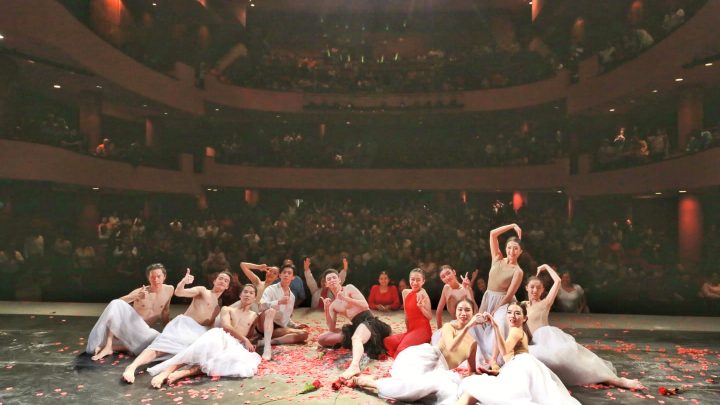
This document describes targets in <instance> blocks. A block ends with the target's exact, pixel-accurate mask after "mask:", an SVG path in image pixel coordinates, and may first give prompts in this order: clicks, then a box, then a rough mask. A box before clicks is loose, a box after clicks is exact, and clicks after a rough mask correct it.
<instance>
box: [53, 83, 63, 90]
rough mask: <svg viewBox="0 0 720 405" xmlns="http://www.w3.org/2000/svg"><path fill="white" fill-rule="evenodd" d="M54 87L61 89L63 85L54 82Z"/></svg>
mask: <svg viewBox="0 0 720 405" xmlns="http://www.w3.org/2000/svg"><path fill="white" fill-rule="evenodd" d="M53 88H55V89H61V88H62V86H61V85H59V84H53Z"/></svg>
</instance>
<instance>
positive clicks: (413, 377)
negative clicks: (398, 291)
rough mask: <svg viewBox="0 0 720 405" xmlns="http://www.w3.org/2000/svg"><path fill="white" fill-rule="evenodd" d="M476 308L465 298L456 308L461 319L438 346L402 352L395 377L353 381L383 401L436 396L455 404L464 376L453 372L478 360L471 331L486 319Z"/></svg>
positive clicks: (446, 329) (448, 325) (445, 329)
mask: <svg viewBox="0 0 720 405" xmlns="http://www.w3.org/2000/svg"><path fill="white" fill-rule="evenodd" d="M473 308H474V303H473V302H472V301H471V300H469V299H468V298H467V297H465V298H462V299H461V300H460V301H459V302H458V303H457V305H456V307H455V316H456V318H457V320H456V321H453V322H448V323H446V324H444V325H443V327H442V328H441V329H440V330H441V331H442V332H441V337H440V341H439V342H438V345H437V346H431V345H430V344H427V343H424V344H421V345H417V346H411V347H408V348H407V349H405V350H403V351H402V352H400V354H398V356H397V358H396V359H395V361H394V362H393V364H392V368H391V369H390V376H391V377H389V378H381V379H378V380H376V379H374V378H373V377H370V376H364V375H362V376H358V377H355V378H354V379H353V381H354V382H355V384H356V385H357V386H358V387H362V388H366V389H370V390H375V391H377V393H378V396H379V397H381V398H386V399H391V400H396V401H403V402H416V401H419V400H421V399H423V398H425V397H428V396H431V395H434V397H435V398H434V400H435V401H434V402H435V403H437V404H453V403H455V401H456V399H457V393H458V386H459V384H460V375H459V374H457V373H456V372H454V371H451V370H452V369H454V368H456V367H457V366H458V365H460V363H462V362H464V361H465V360H468V362H469V363H471V362H473V360H474V358H475V355H474V353H473V351H474V349H475V341H474V340H473V338H472V337H470V335H469V334H468V331H469V330H470V328H471V327H472V326H473V325H475V324H476V323H479V322H481V321H482V318H481V317H480V316H473ZM471 369H474V367H472V366H471Z"/></svg>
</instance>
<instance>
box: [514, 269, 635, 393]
mask: <svg viewBox="0 0 720 405" xmlns="http://www.w3.org/2000/svg"><path fill="white" fill-rule="evenodd" d="M543 271H547V273H548V274H550V277H551V278H552V280H553V285H552V287H551V288H550V290H549V291H548V294H547V296H546V297H545V298H543V299H541V298H542V296H543V293H544V292H545V286H544V285H543V283H542V281H541V280H540V279H539V278H538V277H537V276H539V275H540V273H541V272H543ZM560 284H561V279H560V276H559V275H558V274H557V272H555V270H554V269H553V268H552V267H550V266H548V265H547V264H543V265H542V266H540V267H538V271H537V275H536V276H533V277H530V278H529V279H528V282H527V286H526V287H525V289H526V291H527V294H528V301H527V309H528V323H527V324H528V327H529V328H530V332H532V334H533V344H532V345H531V346H530V353H531V354H532V355H533V356H535V357H537V359H538V360H540V361H542V362H543V363H545V365H546V366H548V367H549V368H550V369H551V370H552V371H554V372H555V374H557V375H558V377H560V379H561V380H562V381H563V382H564V383H565V384H567V385H584V384H597V383H605V384H610V385H616V386H618V387H623V388H629V389H643V388H645V387H644V386H643V385H642V384H641V383H640V382H639V381H638V380H631V379H628V378H621V377H618V376H617V374H616V372H615V367H613V365H612V363H610V362H608V361H605V360H603V359H601V358H600V357H598V356H597V355H595V353H593V352H591V351H590V350H588V349H587V348H585V346H582V345H580V344H578V343H577V342H575V338H573V337H572V336H570V335H568V334H567V333H565V332H563V331H562V330H561V329H559V328H556V327H554V326H550V324H549V322H548V315H549V313H550V308H552V306H553V302H554V301H555V297H557V294H558V290H559V289H560Z"/></svg>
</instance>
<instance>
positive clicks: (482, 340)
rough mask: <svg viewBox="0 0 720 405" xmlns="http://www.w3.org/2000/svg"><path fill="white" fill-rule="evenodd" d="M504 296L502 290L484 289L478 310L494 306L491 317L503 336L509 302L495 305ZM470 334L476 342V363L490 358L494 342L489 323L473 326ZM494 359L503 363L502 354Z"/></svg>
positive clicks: (482, 362) (493, 331) (484, 361)
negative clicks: (498, 305) (499, 305)
mask: <svg viewBox="0 0 720 405" xmlns="http://www.w3.org/2000/svg"><path fill="white" fill-rule="evenodd" d="M504 297H505V293H504V292H500V291H490V290H487V291H485V294H483V298H482V302H481V303H480V309H479V310H478V313H483V312H485V311H487V310H488V309H490V308H492V307H495V311H494V312H493V318H494V319H495V323H497V324H498V327H499V329H500V331H502V333H503V336H507V334H508V325H507V308H508V306H509V305H510V304H505V305H503V306H501V307H497V304H498V303H499V302H500V301H502V299H503V298H504ZM512 302H515V298H513V301H512ZM470 336H472V337H473V338H474V339H475V341H476V342H477V355H476V356H475V362H476V364H484V363H486V362H487V361H488V360H490V359H491V358H492V352H493V348H494V347H495V343H496V340H495V330H494V329H493V327H492V326H491V325H490V324H488V323H485V324H483V325H477V326H474V327H473V328H472V329H470ZM495 361H496V362H497V363H498V364H503V359H502V356H501V355H498V357H497V358H496V359H495Z"/></svg>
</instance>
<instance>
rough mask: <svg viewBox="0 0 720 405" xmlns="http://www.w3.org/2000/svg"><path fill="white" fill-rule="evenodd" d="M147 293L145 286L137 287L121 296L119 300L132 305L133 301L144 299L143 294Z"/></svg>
mask: <svg viewBox="0 0 720 405" xmlns="http://www.w3.org/2000/svg"><path fill="white" fill-rule="evenodd" d="M146 293H147V286H145V285H144V286H142V287H138V288H136V289H134V290H132V291H130V292H129V293H128V294H127V295H123V296H122V297H120V299H121V300H123V301H125V302H127V303H128V304H132V303H133V302H135V301H138V300H141V299H143V298H145V294H146Z"/></svg>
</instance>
